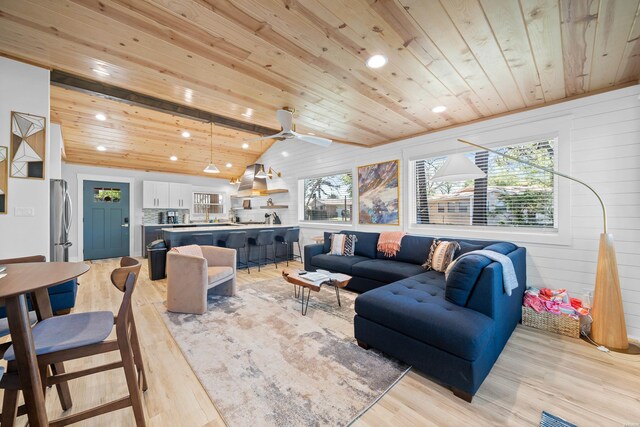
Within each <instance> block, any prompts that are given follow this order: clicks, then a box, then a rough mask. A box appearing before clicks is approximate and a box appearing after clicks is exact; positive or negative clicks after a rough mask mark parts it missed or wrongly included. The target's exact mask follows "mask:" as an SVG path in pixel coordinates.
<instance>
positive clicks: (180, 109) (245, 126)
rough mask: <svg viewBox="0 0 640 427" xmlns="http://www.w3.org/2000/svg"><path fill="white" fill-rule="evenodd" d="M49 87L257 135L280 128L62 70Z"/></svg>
mask: <svg viewBox="0 0 640 427" xmlns="http://www.w3.org/2000/svg"><path fill="white" fill-rule="evenodd" d="M51 84H52V85H54V86H59V87H63V88H65V89H72V90H76V91H79V92H83V93H86V94H89V95H94V96H99V97H101V98H105V99H110V100H112V101H119V102H124V103H126V104H129V105H136V106H140V107H144V108H150V109H152V110H156V111H160V112H163V113H168V114H173V115H176V116H181V117H185V118H188V119H195V120H199V121H202V122H206V123H209V122H213V123H214V124H216V125H218V126H224V127H227V128H231V129H237V130H241V131H245V132H251V133H255V134H258V135H273V134H275V133H278V132H280V129H271V128H268V127H265V126H260V125H256V124H252V123H246V122H242V121H239V120H235V119H230V118H228V117H224V116H220V115H217V114H213V113H210V112H208V111H203V110H200V109H197V108H193V107H187V106H184V105H181V104H178V103H175V102H171V101H166V100H164V99H160V98H156V97H153V96H149V95H145V94H142V93H140V92H134V91H132V90H128V89H123V88H119V87H116V86H111V85H108V84H104V83H102V82H98V81H95V80H89V79H86V78H84V77H79V76H75V75H73V74H69V73H65V72H64V71H59V70H52V71H51Z"/></svg>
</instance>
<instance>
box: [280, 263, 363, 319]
mask: <svg viewBox="0 0 640 427" xmlns="http://www.w3.org/2000/svg"><path fill="white" fill-rule="evenodd" d="M302 271H303V270H298V269H294V268H285V269H284V270H282V277H284V279H285V280H286V281H287V282H289V283H291V284H293V294H294V296H295V297H296V298H298V297H300V304H301V305H302V308H301V312H302V315H303V316H306V315H307V308H308V307H309V298H310V297H311V291H313V292H320V288H321V287H322V285H329V286H333V287H334V288H335V290H336V297H337V298H338V306H339V307H342V303H341V302H340V288H344V287H345V286H347V285H348V284H349V280H351V276H348V275H346V274H340V273H332V274H331V278H330V279H329V280H326V281H324V282H322V283H319V284H318V283H314V282H311V281H309V280H306V279H305V278H304V276H300V275H299V274H298V273H300V272H302ZM305 289H307V298H306V300H307V301H306V302H305V297H304V290H305Z"/></svg>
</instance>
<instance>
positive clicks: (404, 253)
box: [377, 235, 433, 265]
mask: <svg viewBox="0 0 640 427" xmlns="http://www.w3.org/2000/svg"><path fill="white" fill-rule="evenodd" d="M432 242H433V238H432V237H425V236H411V235H406V236H404V237H403V238H402V241H401V242H400V250H399V251H398V253H397V254H396V255H395V256H393V257H388V256H386V255H385V254H383V253H382V252H378V253H377V258H379V259H390V260H394V261H401V262H408V263H411V264H419V265H422V264H424V263H425V261H426V260H427V257H428V256H429V249H430V248H431V243H432Z"/></svg>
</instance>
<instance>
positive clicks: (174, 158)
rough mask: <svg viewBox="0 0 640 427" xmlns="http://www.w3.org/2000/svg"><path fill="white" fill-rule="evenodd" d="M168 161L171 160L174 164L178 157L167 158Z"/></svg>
mask: <svg viewBox="0 0 640 427" xmlns="http://www.w3.org/2000/svg"><path fill="white" fill-rule="evenodd" d="M169 160H171V161H172V162H175V161H176V160H178V156H171V157H169Z"/></svg>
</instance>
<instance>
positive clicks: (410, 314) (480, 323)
mask: <svg viewBox="0 0 640 427" xmlns="http://www.w3.org/2000/svg"><path fill="white" fill-rule="evenodd" d="M423 279H424V278H423ZM355 310H356V313H357V314H358V316H361V317H363V318H365V319H368V320H370V321H372V322H375V323H378V324H380V325H382V326H385V327H387V328H389V329H391V330H394V331H396V332H398V333H400V334H403V335H407V336H409V337H411V338H413V339H415V340H417V341H420V342H423V343H425V344H428V345H430V346H433V347H436V348H438V349H440V350H443V351H446V352H448V353H451V354H453V355H455V356H458V357H460V358H462V359H465V360H468V361H475V360H476V359H478V358H479V357H480V356H481V355H482V354H483V352H484V350H485V348H487V346H488V345H490V342H491V341H492V339H493V336H494V331H495V322H494V321H493V319H491V318H489V317H487V316H485V315H484V314H480V313H478V312H477V311H473V310H470V309H468V308H463V307H459V306H457V305H455V304H453V303H451V302H449V301H447V300H446V299H445V298H444V290H443V289H442V288H441V287H440V286H439V285H438V284H428V283H420V282H419V281H417V280H414V279H413V278H409V279H405V280H402V281H399V282H396V283H392V284H390V285H385V286H382V287H380V288H377V289H373V290H371V291H368V292H365V293H364V294H361V295H359V296H358V297H357V298H356V304H355Z"/></svg>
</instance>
